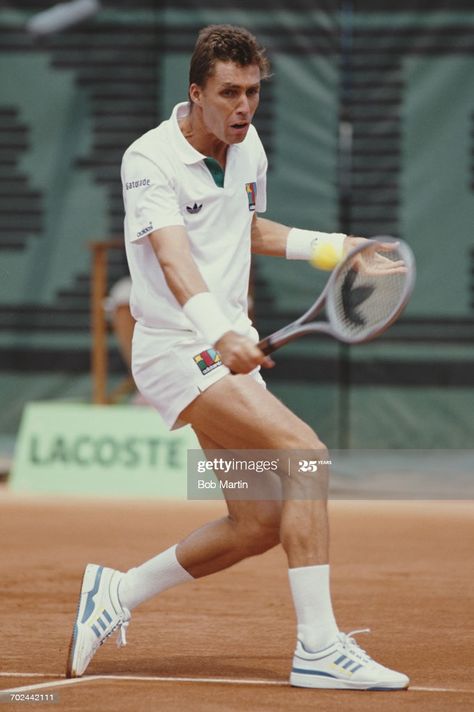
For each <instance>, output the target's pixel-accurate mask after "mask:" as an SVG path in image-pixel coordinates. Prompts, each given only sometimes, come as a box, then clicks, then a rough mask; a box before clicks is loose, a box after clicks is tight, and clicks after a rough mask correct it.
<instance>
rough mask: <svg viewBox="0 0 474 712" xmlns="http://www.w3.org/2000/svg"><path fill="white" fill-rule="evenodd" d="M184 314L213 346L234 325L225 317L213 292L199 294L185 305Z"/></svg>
mask: <svg viewBox="0 0 474 712" xmlns="http://www.w3.org/2000/svg"><path fill="white" fill-rule="evenodd" d="M183 312H184V313H185V315H186V316H187V317H188V319H189V321H190V322H191V323H192V325H193V326H194V327H195V328H196V329H197V331H198V332H199V333H200V334H201V336H203V337H204V338H205V340H206V341H208V342H209V343H210V344H211V345H212V346H214V344H215V343H216V342H217V341H219V339H220V338H221V336H224V334H226V333H227V332H228V331H232V324H231V322H230V321H229V320H228V319H227V317H226V316H225V315H224V313H223V311H222V309H221V308H220V306H219V303H218V301H217V299H216V298H215V296H214V295H213V294H211V292H199V294H195V295H194V296H193V297H191V298H190V299H188V301H187V302H186V304H184V305H183Z"/></svg>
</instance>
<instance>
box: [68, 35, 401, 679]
mask: <svg viewBox="0 0 474 712" xmlns="http://www.w3.org/2000/svg"><path fill="white" fill-rule="evenodd" d="M268 72H269V66H268V61H267V59H266V57H265V54H264V51H263V50H262V49H261V48H260V47H259V45H258V44H257V41H256V40H255V38H254V37H253V36H252V35H251V34H250V33H249V32H248V31H247V30H244V29H243V28H237V27H231V26H222V25H217V26H211V27H207V28H205V29H204V30H202V31H201V33H200V34H199V37H198V40H197V43H196V47H195V50H194V53H193V56H192V59H191V64H190V80H189V102H187V103H183V104H178V106H176V107H175V109H174V110H173V113H172V115H171V117H170V119H169V120H167V121H164V122H163V123H162V124H161V125H160V126H158V127H157V128H155V129H153V130H151V131H149V132H148V133H146V134H145V135H144V136H142V137H141V138H139V139H138V140H137V141H135V142H134V143H133V144H132V145H131V146H130V147H129V149H128V150H127V151H126V153H125V156H124V159H123V166H122V181H123V191H124V202H125V209H126V218H125V241H126V249H127V256H128V262H129V268H130V273H131V276H132V282H133V287H132V296H131V308H132V313H133V316H134V318H135V319H136V321H137V325H136V328H135V333H134V338H133V374H134V377H135V380H136V383H137V386H138V388H139V389H140V391H141V392H142V394H143V396H144V397H145V398H146V400H147V401H148V402H149V403H150V404H151V405H153V406H154V407H155V408H156V409H157V410H158V412H159V413H160V414H161V416H162V417H163V419H164V420H165V422H166V423H167V425H168V427H169V428H176V427H180V426H181V425H184V424H190V425H191V426H192V427H193V429H194V431H195V433H196V435H197V437H198V439H199V442H200V444H201V446H202V448H203V449H204V450H217V449H234V450H235V449H239V450H246V449H274V450H302V449H305V450H317V451H319V452H318V455H319V457H321V455H322V454H324V453H325V446H324V444H323V443H322V442H321V441H320V440H319V438H318V436H317V435H316V434H315V433H314V431H313V430H312V429H311V428H310V427H309V426H308V425H306V424H305V423H304V422H303V421H301V420H300V419H299V418H298V417H297V416H296V415H295V414H294V413H292V412H291V411H290V410H289V409H288V408H286V406H284V405H283V404H282V403H281V402H280V401H279V400H277V399H276V398H275V397H274V396H273V395H272V394H271V393H269V391H268V390H266V388H265V385H264V381H263V379H262V377H261V375H260V367H261V366H264V367H269V366H271V365H272V362H271V360H270V359H269V358H268V357H266V356H265V355H264V354H263V353H262V352H261V351H260V349H259V348H258V346H257V345H256V344H257V342H258V335H257V333H256V331H255V329H254V328H253V326H252V324H251V322H250V320H249V318H248V313H247V293H248V282H249V269H250V255H251V252H255V253H259V254H267V255H276V256H281V257H286V258H288V259H305V260H307V259H309V258H310V256H311V254H312V252H313V250H314V247H315V245H317V244H321V243H324V242H329V243H330V244H331V245H333V246H334V247H335V248H336V250H337V252H338V254H339V257H340V258H341V257H342V256H343V254H345V253H346V252H347V251H348V250H350V249H351V248H352V247H354V246H355V245H357V244H360V241H361V240H362V238H353V237H347V236H346V235H342V234H334V233H332V234H325V233H318V232H313V231H310V230H300V229H297V228H292V229H290V228H289V227H286V226H284V225H280V224H277V223H274V222H271V221H269V220H265V219H263V218H261V217H258V213H259V212H263V211H264V210H265V207H266V195H265V194H266V170H267V160H266V156H265V151H264V149H263V147H262V144H261V142H260V139H259V137H258V134H257V132H256V130H255V128H254V127H253V126H252V124H251V122H252V118H253V115H254V113H255V111H256V109H257V106H258V103H259V90H260V82H261V80H262V79H264V78H265V77H267V76H268ZM227 508H228V516H226V517H224V518H222V519H219V520H217V521H214V522H211V523H209V524H207V525H206V526H204V527H202V528H200V529H198V530H196V531H194V532H192V533H191V534H190V535H189V536H188V537H187V538H185V539H183V540H182V541H180V542H179V543H178V544H176V545H175V546H173V547H171V548H169V549H167V550H166V551H164V552H162V553H159V554H158V555H157V556H155V557H154V558H152V559H151V560H149V561H146V562H145V563H142V564H141V565H138V566H137V567H136V568H132V569H130V570H129V571H127V572H126V573H123V572H120V571H117V570H115V569H111V568H106V567H103V566H99V565H96V564H89V565H88V566H87V568H86V571H85V573H84V577H83V581H82V588H81V594H80V599H79V606H78V612H77V617H76V620H75V624H74V629H73V634H72V639H71V646H70V652H69V659H68V666H67V674H68V676H69V677H75V676H80V675H82V674H83V673H84V672H85V670H86V668H87V666H88V664H89V662H90V660H91V659H92V657H93V655H94V653H95V652H96V650H97V649H98V647H99V646H100V645H101V644H102V643H103V642H104V641H105V640H106V639H107V638H108V637H109V636H110V635H111V633H112V632H114V631H115V630H116V629H118V633H119V643H121V644H125V629H126V627H127V626H128V623H129V620H130V611H132V610H133V609H134V608H136V607H137V606H138V605H139V604H140V603H142V602H144V601H146V600H148V599H150V598H151V597H153V596H155V595H157V594H159V593H160V592H161V591H164V590H166V589H168V588H170V587H172V586H177V585H179V584H184V583H185V582H187V581H190V580H192V579H195V578H200V577H202V576H206V575H208V574H212V573H215V572H217V571H221V570H222V569H225V568H226V567H228V566H231V565H232V564H235V563H236V562H238V561H241V560H242V559H244V558H246V557H249V556H253V555H256V554H260V553H262V552H264V551H266V550H268V549H270V548H271V547H273V546H275V545H277V544H280V543H281V544H282V546H283V548H284V550H285V552H286V555H287V558H288V567H289V580H290V589H291V594H292V597H293V601H294V606H295V611H296V619H297V642H296V650H295V654H294V659H293V667H292V671H291V675H290V683H291V684H292V685H294V686H299V687H311V688H338V689H369V690H398V689H403V688H406V687H407V686H408V683H409V680H408V677H407V676H406V675H403V674H401V673H398V672H395V671H393V670H390V669H388V668H386V667H384V666H382V665H380V664H378V663H376V662H375V661H374V660H372V659H371V658H370V657H369V655H367V653H365V651H363V650H362V649H361V648H360V647H359V646H358V644H357V643H356V641H355V640H354V638H352V637H351V634H345V633H342V632H341V631H339V629H338V627H337V624H336V621H335V618H334V614H333V610H332V604H331V597H330V584H329V564H328V520H327V504H326V500H325V498H321V497H316V498H314V499H311V500H307V499H294V498H289V499H286V500H285V501H283V502H280V501H276V500H272V499H268V500H265V501H242V500H240V499H232V498H231V497H230V496H229V497H228V498H227Z"/></svg>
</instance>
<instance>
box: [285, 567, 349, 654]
mask: <svg viewBox="0 0 474 712" xmlns="http://www.w3.org/2000/svg"><path fill="white" fill-rule="evenodd" d="M288 574H289V577H290V587H291V593H292V596H293V603H294V605H295V611H296V621H297V630H298V639H299V640H301V642H302V643H303V646H304V647H305V649H306V650H308V651H310V652H316V651H318V650H322V649H323V648H326V647H327V646H328V645H331V643H333V642H334V640H335V638H336V634H337V633H338V627H337V624H336V620H335V618H334V613H333V610H332V603H331V592H330V587H329V565H328V564H323V565H319V566H301V567H299V568H296V569H289V570H288Z"/></svg>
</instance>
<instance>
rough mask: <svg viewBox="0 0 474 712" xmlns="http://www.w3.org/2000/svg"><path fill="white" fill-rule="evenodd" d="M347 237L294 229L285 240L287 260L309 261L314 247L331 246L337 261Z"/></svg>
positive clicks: (331, 233)
mask: <svg viewBox="0 0 474 712" xmlns="http://www.w3.org/2000/svg"><path fill="white" fill-rule="evenodd" d="M346 237H347V235H345V234H344V233H342V232H316V231H315V230H300V229H299V228H297V227H294V228H292V229H291V230H290V232H289V233H288V237H287V240H286V259H287V260H310V259H311V257H312V256H313V253H314V250H315V249H316V247H319V246H321V245H328V244H329V245H331V246H332V247H334V249H335V250H336V253H337V256H338V260H340V259H341V258H342V255H343V251H344V239H345V238H346Z"/></svg>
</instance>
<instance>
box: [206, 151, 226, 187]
mask: <svg viewBox="0 0 474 712" xmlns="http://www.w3.org/2000/svg"><path fill="white" fill-rule="evenodd" d="M204 163H205V164H206V166H207V167H208V168H209V172H210V174H211V176H212V177H213V179H214V183H215V184H216V185H217V187H218V188H223V187H224V175H225V172H224V169H223V168H222V167H221V165H220V163H218V162H217V161H216V160H215V158H205V159H204Z"/></svg>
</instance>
